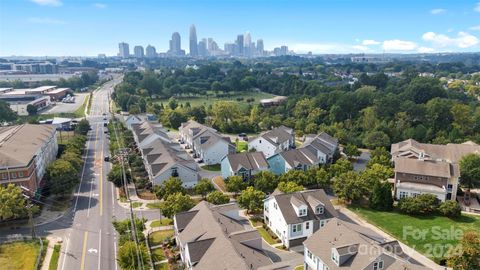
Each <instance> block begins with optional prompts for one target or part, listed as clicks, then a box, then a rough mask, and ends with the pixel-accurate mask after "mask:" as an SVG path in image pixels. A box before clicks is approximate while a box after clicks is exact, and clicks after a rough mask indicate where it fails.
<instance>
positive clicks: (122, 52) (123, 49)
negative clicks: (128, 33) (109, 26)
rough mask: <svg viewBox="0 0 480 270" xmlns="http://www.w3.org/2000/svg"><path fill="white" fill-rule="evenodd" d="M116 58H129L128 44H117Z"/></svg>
mask: <svg viewBox="0 0 480 270" xmlns="http://www.w3.org/2000/svg"><path fill="white" fill-rule="evenodd" d="M118 56H120V57H122V58H128V57H129V56H130V49H129V47H128V43H125V42H120V43H119V44H118Z"/></svg>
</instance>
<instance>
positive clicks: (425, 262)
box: [338, 206, 447, 270]
mask: <svg viewBox="0 0 480 270" xmlns="http://www.w3.org/2000/svg"><path fill="white" fill-rule="evenodd" d="M338 211H339V212H340V213H341V214H343V215H345V216H346V217H348V218H349V219H351V220H352V221H354V222H355V223H357V224H358V225H361V226H363V227H366V228H369V229H371V230H373V231H374V232H376V233H378V234H379V235H381V236H382V237H384V238H385V239H387V240H397V241H398V242H399V243H400V245H401V247H402V249H403V250H404V252H405V253H406V254H407V255H408V256H410V257H411V258H413V259H414V260H416V261H418V262H419V263H421V264H423V265H424V266H426V267H430V268H432V269H433V270H445V269H447V268H446V267H445V266H440V265H438V264H436V263H435V262H433V261H432V260H430V259H429V258H427V257H425V256H424V255H422V254H420V253H419V252H418V251H416V250H414V249H413V248H411V247H409V246H407V245H405V244H404V243H402V242H401V241H400V240H399V239H396V238H394V237H393V236H391V235H390V234H388V233H386V232H384V231H382V230H381V229H379V228H378V227H376V226H374V225H372V224H370V223H368V222H367V221H365V220H364V219H363V218H361V217H360V216H358V215H357V214H355V213H354V212H352V211H350V210H349V209H347V208H346V207H343V206H341V207H338Z"/></svg>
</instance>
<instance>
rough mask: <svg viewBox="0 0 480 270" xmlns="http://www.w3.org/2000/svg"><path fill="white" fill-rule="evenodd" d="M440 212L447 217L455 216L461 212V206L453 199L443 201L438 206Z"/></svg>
mask: <svg viewBox="0 0 480 270" xmlns="http://www.w3.org/2000/svg"><path fill="white" fill-rule="evenodd" d="M438 210H439V211H440V213H441V214H442V215H444V216H446V217H449V218H456V217H459V216H460V215H461V214H462V208H461V207H460V205H459V204H458V203H457V202H455V201H444V202H442V203H441V204H440V206H439V207H438Z"/></svg>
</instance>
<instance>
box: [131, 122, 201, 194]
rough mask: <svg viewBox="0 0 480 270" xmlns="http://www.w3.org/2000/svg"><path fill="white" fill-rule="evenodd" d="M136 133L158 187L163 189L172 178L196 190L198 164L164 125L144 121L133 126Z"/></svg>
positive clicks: (149, 171) (144, 157)
mask: <svg viewBox="0 0 480 270" xmlns="http://www.w3.org/2000/svg"><path fill="white" fill-rule="evenodd" d="M132 130H133V134H134V138H135V142H136V143H137V146H138V149H139V151H140V153H141V155H142V158H143V162H144V164H145V169H146V171H147V173H148V176H149V179H150V181H152V183H153V184H154V185H160V184H161V183H163V182H164V181H165V180H167V179H169V178H170V177H177V178H179V179H180V180H182V182H183V185H184V186H185V187H193V186H194V185H195V184H196V183H197V182H198V180H199V178H200V176H199V171H200V168H199V167H198V164H197V163H196V162H195V160H193V158H192V157H190V155H188V154H187V153H186V152H185V150H184V149H183V148H182V147H181V146H180V145H179V144H178V143H175V142H173V141H172V140H171V139H170V138H169V137H168V135H167V132H166V130H164V129H163V127H161V125H159V124H154V123H152V122H147V121H144V122H142V123H141V124H132Z"/></svg>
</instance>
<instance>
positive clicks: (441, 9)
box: [430, 8, 447, 15]
mask: <svg viewBox="0 0 480 270" xmlns="http://www.w3.org/2000/svg"><path fill="white" fill-rule="evenodd" d="M445 12H447V10H446V9H443V8H435V9H432V10H430V13H431V14H433V15H439V14H443V13H445Z"/></svg>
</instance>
